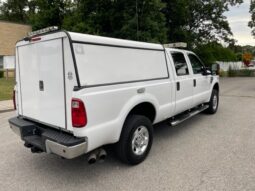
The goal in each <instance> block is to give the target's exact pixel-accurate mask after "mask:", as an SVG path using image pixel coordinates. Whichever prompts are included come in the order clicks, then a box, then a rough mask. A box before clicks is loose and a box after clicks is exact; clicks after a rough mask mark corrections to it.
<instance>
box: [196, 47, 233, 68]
mask: <svg viewBox="0 0 255 191" xmlns="http://www.w3.org/2000/svg"><path fill="white" fill-rule="evenodd" d="M194 51H195V52H196V54H197V55H198V56H199V57H200V58H201V59H202V60H203V61H204V63H205V65H207V66H209V65H211V64H213V63H215V61H224V62H229V61H237V60H238V59H237V55H236V54H235V53H234V51H232V50H231V49H230V48H226V47H223V46H222V45H221V44H219V43H215V42H213V43H208V44H204V45H198V46H197V47H196V49H195V50H194Z"/></svg>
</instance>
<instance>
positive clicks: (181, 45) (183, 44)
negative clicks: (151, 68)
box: [163, 42, 188, 48]
mask: <svg viewBox="0 0 255 191" xmlns="http://www.w3.org/2000/svg"><path fill="white" fill-rule="evenodd" d="M163 46H164V48H187V47H188V44H187V43H186V42H176V43H170V44H164V45H163Z"/></svg>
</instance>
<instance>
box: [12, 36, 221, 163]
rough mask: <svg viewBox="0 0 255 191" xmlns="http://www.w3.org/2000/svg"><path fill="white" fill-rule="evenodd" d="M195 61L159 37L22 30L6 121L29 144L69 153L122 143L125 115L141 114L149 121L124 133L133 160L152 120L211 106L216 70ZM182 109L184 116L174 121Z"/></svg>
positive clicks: (37, 148) (67, 155)
mask: <svg viewBox="0 0 255 191" xmlns="http://www.w3.org/2000/svg"><path fill="white" fill-rule="evenodd" d="M182 62H185V64H186V65H185V64H184V63H182ZM196 62H197V63H196ZM198 62H201V61H200V60H199V59H198V58H197V57H196V55H195V54H194V53H192V52H189V51H185V50H179V49H170V48H164V47H163V46H162V45H160V44H152V43H144V42H135V41H130V40H121V39H114V38H106V37H99V36H93V35H87V34H79V33H73V32H66V31H55V32H49V33H45V34H41V35H36V36H32V37H26V38H24V39H23V40H21V41H19V42H18V43H17V45H16V87H15V90H16V91H15V92H16V96H15V97H16V98H15V99H16V107H17V117H15V118H12V119H10V120H9V121H10V125H11V127H12V129H13V130H14V131H15V132H16V133H18V134H19V135H20V136H21V138H22V139H23V140H24V141H25V146H27V147H30V148H31V149H32V151H35V152H37V151H45V152H47V153H55V154H57V155H60V156H63V157H65V158H74V157H77V156H80V155H82V154H85V153H88V152H90V151H93V150H95V149H97V148H100V147H102V146H104V145H107V144H113V143H118V144H119V145H121V146H123V144H124V143H123V144H122V143H121V142H122V139H124V138H126V137H125V135H123V133H124V134H125V130H124V128H125V129H128V128H131V127H125V126H127V124H126V123H127V120H131V119H130V118H132V117H130V116H136V117H137V116H143V117H145V118H146V120H147V121H146V120H145V121H146V124H148V123H151V127H148V128H147V126H146V124H144V125H141V127H145V128H140V130H141V131H142V133H141V132H138V133H137V134H134V135H132V136H131V138H130V141H131V142H132V146H131V147H132V148H133V150H136V151H134V153H133V154H134V156H136V155H137V156H136V158H135V157H133V158H135V160H134V159H133V158H132V157H130V156H128V154H127V153H128V152H129V151H127V152H126V153H125V154H124V155H125V156H124V158H125V159H126V161H127V162H129V163H139V162H141V161H142V160H144V159H145V157H146V155H147V154H148V152H149V150H150V146H151V144H152V131H151V130H150V129H151V128H152V124H155V123H158V122H161V121H164V120H166V119H169V120H171V123H172V125H175V124H178V123H179V122H181V121H183V120H185V119H187V118H189V117H190V116H192V115H194V114H196V113H199V112H201V111H203V110H205V109H207V111H208V110H209V111H211V112H212V113H215V112H216V111H217V107H218V92H219V85H218V77H217V76H214V75H212V74H211V73H210V72H209V71H208V70H206V69H205V68H203V66H202V63H200V64H201V66H199V63H198ZM183 64H184V65H183ZM194 64H195V65H196V64H197V65H196V66H195V65H194ZM196 67H197V68H196ZM213 92H214V93H213ZM210 104H211V105H210ZM213 104H214V105H213ZM215 104H216V105H215ZM194 108H195V109H194ZM213 108H214V110H213ZM185 111H190V114H189V116H186V117H185V116H183V115H182V116H181V117H180V118H178V117H176V118H175V120H173V119H174V118H173V117H174V116H180V114H181V113H183V112H185ZM192 112H193V113H192ZM136 117H134V118H136ZM138 118H139V117H138ZM140 121H143V120H141V119H140ZM148 126H150V125H148ZM138 130H139V129H138ZM140 130H139V131H140ZM134 132H136V131H134ZM59 134H61V135H59ZM126 134H128V133H127V132H126ZM138 135H139V136H138ZM123 136H124V138H123ZM63 137H64V138H63ZM129 137H130V136H129ZM128 139H129V138H128ZM131 139H132V140H131ZM133 139H134V140H133ZM138 139H139V140H140V142H139V141H138V142H139V144H138V142H137V143H136V141H137V140H138ZM146 144H147V145H146ZM139 146H140V147H139ZM118 148H120V147H118ZM125 148H126V147H125ZM122 149H123V148H122ZM138 151H139V152H138ZM142 151H143V152H142ZM137 157H138V158H139V157H140V158H139V159H140V160H138V159H137ZM120 158H123V156H120Z"/></svg>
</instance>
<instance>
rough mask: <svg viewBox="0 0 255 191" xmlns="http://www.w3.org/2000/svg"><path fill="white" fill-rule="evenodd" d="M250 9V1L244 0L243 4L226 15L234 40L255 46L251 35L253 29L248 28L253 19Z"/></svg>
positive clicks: (241, 43) (232, 8)
mask: <svg viewBox="0 0 255 191" xmlns="http://www.w3.org/2000/svg"><path fill="white" fill-rule="evenodd" d="M249 9H250V0H244V3H243V4H241V5H239V6H235V7H231V8H230V10H229V11H228V12H227V13H225V15H226V16H227V19H228V21H229V24H230V27H231V29H232V32H233V35H234V38H235V39H236V40H237V41H238V42H237V43H238V44H240V45H253V46H255V39H254V38H253V36H252V35H251V28H250V27H248V22H249V21H250V19H251V14H250V13H249Z"/></svg>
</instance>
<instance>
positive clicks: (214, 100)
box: [213, 95, 218, 110]
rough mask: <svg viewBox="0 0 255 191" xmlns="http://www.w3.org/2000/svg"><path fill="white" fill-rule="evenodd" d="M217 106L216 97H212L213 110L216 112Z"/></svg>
mask: <svg viewBox="0 0 255 191" xmlns="http://www.w3.org/2000/svg"><path fill="white" fill-rule="evenodd" d="M217 106H218V97H217V95H214V96H213V109H214V110H216V109H217Z"/></svg>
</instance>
